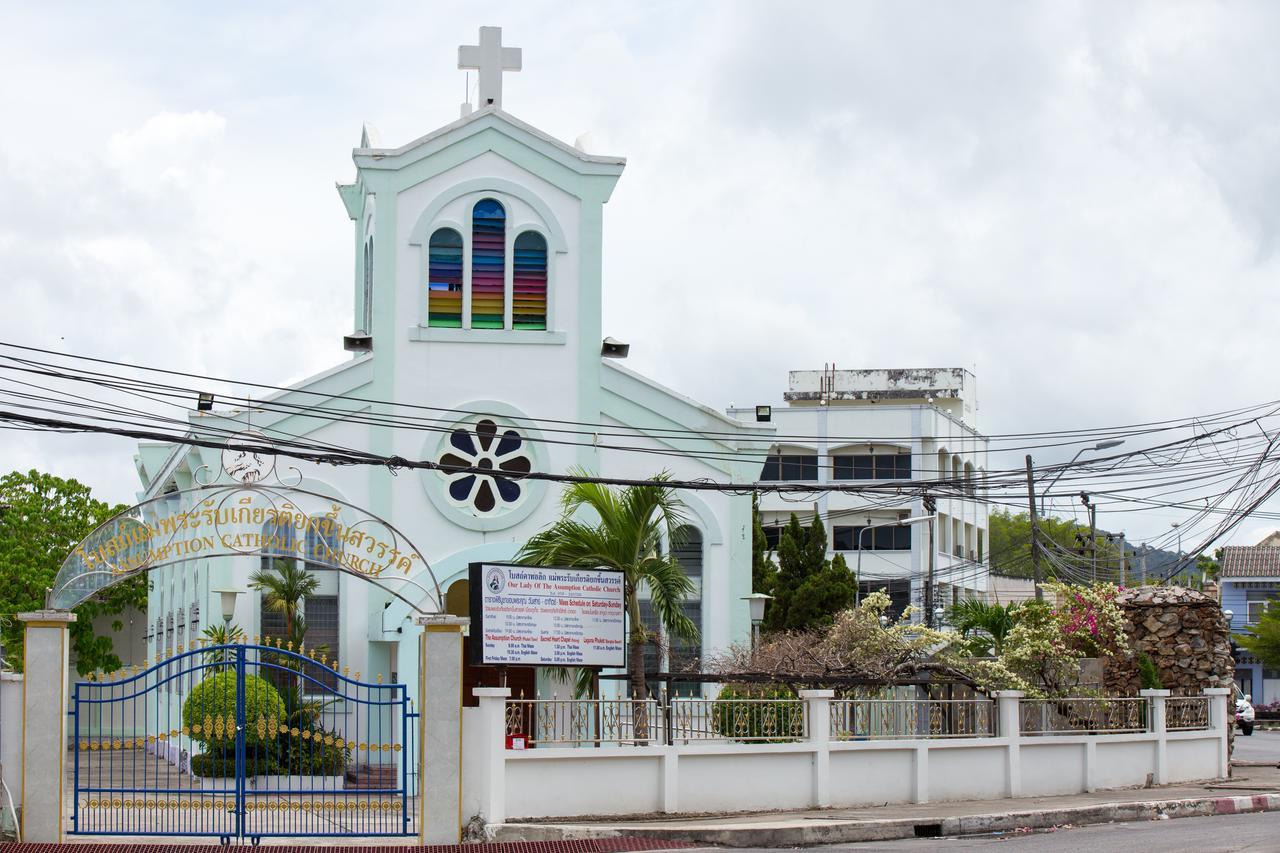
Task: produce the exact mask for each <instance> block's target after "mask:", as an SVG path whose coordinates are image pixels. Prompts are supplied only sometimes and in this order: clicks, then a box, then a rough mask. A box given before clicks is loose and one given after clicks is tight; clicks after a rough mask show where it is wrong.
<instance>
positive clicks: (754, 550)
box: [751, 495, 778, 595]
mask: <svg viewBox="0 0 1280 853" xmlns="http://www.w3.org/2000/svg"><path fill="white" fill-rule="evenodd" d="M777 578H778V567H777V566H776V565H775V564H774V562H773V553H772V552H771V551H770V550H769V540H768V539H766V538H765V535H764V525H763V524H761V523H760V501H759V498H757V497H756V496H755V495H752V496H751V591H752V592H762V593H764V594H765V595H773V586H774V584H775V583H776V582H777Z"/></svg>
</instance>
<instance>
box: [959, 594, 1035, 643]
mask: <svg viewBox="0 0 1280 853" xmlns="http://www.w3.org/2000/svg"><path fill="white" fill-rule="evenodd" d="M1017 610H1018V605H1017V604H1009V605H1000V604H988V603H986V602H985V601H979V600H978V599H976V598H966V599H965V600H964V601H960V602H957V603H955V604H953V605H951V607H950V608H948V609H947V624H949V625H950V626H951V627H952V628H954V629H955V630H956V631H959V632H960V635H961V636H962V637H964V638H965V639H967V640H969V651H970V652H971V653H973V654H975V655H979V656H983V655H992V656H994V657H1000V655H1001V654H1003V653H1004V641H1005V638H1006V637H1008V636H1009V632H1010V631H1012V630H1013V626H1014V623H1015V620H1016V618H1017Z"/></svg>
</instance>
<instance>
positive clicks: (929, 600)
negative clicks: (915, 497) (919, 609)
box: [924, 495, 938, 628]
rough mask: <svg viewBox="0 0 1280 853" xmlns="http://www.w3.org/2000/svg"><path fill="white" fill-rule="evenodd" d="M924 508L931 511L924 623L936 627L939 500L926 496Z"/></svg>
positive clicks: (928, 511)
mask: <svg viewBox="0 0 1280 853" xmlns="http://www.w3.org/2000/svg"><path fill="white" fill-rule="evenodd" d="M924 509H925V512H927V513H929V552H928V557H929V568H928V572H927V574H926V576H925V587H924V624H925V625H926V626H927V627H929V628H932V627H934V624H933V565H934V562H935V561H936V560H937V555H936V554H935V553H934V552H935V551H937V550H938V545H937V541H936V538H935V537H936V535H937V526H936V525H937V523H938V502H937V501H936V500H934V498H933V496H931V495H925V496H924Z"/></svg>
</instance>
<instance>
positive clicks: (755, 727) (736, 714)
mask: <svg viewBox="0 0 1280 853" xmlns="http://www.w3.org/2000/svg"><path fill="white" fill-rule="evenodd" d="M734 699H778V700H786V701H778V702H734V701H725V700H734ZM711 725H712V727H713V728H714V729H715V730H716V732H717V733H719V734H720V735H722V736H724V737H727V738H730V739H732V740H745V739H748V738H750V739H752V740H763V741H789V740H795V739H797V738H800V737H803V736H804V732H805V729H804V703H803V702H797V701H796V697H795V695H794V694H793V693H791V691H789V690H787V689H786V688H785V687H774V686H764V687H754V686H753V687H748V686H743V685H736V684H730V685H726V686H725V688H724V689H723V690H721V691H720V694H719V695H718V696H717V697H716V701H715V702H713V703H712V705H711Z"/></svg>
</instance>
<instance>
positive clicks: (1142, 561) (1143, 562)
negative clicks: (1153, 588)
mask: <svg viewBox="0 0 1280 853" xmlns="http://www.w3.org/2000/svg"><path fill="white" fill-rule="evenodd" d="M1138 565H1139V569H1138V570H1139V571H1140V572H1141V573H1142V585H1143V586H1146V585H1147V546H1146V545H1145V544H1144V545H1143V546H1142V554H1141V556H1139V557H1138Z"/></svg>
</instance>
